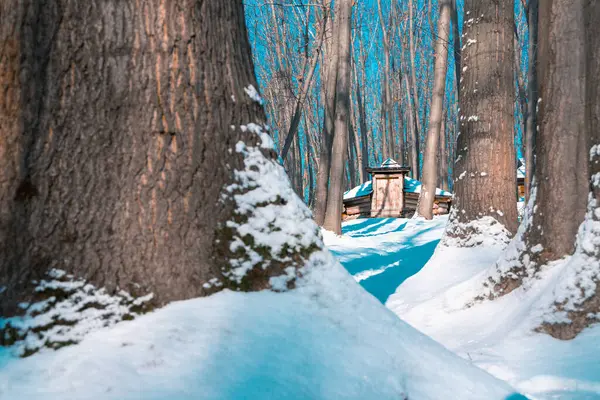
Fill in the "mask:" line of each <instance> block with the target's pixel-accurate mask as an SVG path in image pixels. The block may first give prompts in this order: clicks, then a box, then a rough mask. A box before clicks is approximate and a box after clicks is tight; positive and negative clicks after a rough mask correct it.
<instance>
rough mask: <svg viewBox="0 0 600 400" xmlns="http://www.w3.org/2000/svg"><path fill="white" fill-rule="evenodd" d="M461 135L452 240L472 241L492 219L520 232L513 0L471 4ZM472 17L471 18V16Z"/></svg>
mask: <svg viewBox="0 0 600 400" xmlns="http://www.w3.org/2000/svg"><path fill="white" fill-rule="evenodd" d="M465 13H466V15H470V16H472V18H469V19H467V18H465V23H464V28H463V32H464V37H463V43H464V46H463V48H464V50H463V52H462V66H463V67H462V74H461V80H462V83H461V85H462V86H461V97H460V117H459V118H460V136H459V137H458V142H457V160H456V162H455V165H454V194H455V198H454V203H453V207H454V211H453V213H452V215H451V220H450V225H449V227H448V229H447V230H446V236H448V237H455V238H458V239H460V240H459V242H460V243H469V240H468V239H469V238H470V237H472V235H475V234H476V230H474V229H473V223H474V222H475V221H478V220H482V218H484V217H491V218H493V219H494V220H496V221H498V222H499V223H500V224H501V225H503V226H504V227H505V228H506V229H507V230H508V232H511V233H514V232H515V231H516V228H517V207H516V202H517V198H516V173H515V168H516V160H515V148H514V141H513V125H514V115H513V114H514V74H513V71H514V70H513V68H514V62H513V57H514V54H513V51H514V48H513V21H514V13H513V2H512V1H511V0H499V1H498V0H466V1H465ZM467 13H468V14H467Z"/></svg>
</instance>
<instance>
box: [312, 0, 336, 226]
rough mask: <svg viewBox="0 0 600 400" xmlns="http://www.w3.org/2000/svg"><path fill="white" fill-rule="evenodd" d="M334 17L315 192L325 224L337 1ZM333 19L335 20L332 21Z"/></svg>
mask: <svg viewBox="0 0 600 400" xmlns="http://www.w3.org/2000/svg"><path fill="white" fill-rule="evenodd" d="M323 4H324V7H329V3H328V2H326V1H323ZM334 10H335V12H334V18H329V19H328V21H329V22H328V25H329V29H328V31H329V33H330V36H329V38H327V40H326V47H325V52H324V55H325V59H326V63H325V64H326V65H327V67H326V69H325V70H326V77H325V84H324V85H323V90H324V107H325V110H324V111H325V112H324V114H325V117H324V122H323V135H322V137H321V146H320V147H319V169H318V171H317V189H316V193H315V209H314V214H315V221H316V222H317V224H319V225H323V223H324V221H325V212H326V210H327V194H328V188H329V170H330V168H331V146H332V142H333V129H334V128H333V126H334V122H333V121H334V117H335V89H336V82H337V74H338V47H339V46H338V43H339V38H338V30H339V29H338V25H339V22H338V21H339V19H338V18H337V15H338V12H337V10H338V3H337V2H336V3H335V9H334ZM332 20H333V21H332Z"/></svg>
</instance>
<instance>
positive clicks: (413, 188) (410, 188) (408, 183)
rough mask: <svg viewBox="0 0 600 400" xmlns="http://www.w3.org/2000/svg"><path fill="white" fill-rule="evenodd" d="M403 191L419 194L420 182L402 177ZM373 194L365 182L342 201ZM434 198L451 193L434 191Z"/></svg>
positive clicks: (346, 193) (440, 190)
mask: <svg viewBox="0 0 600 400" xmlns="http://www.w3.org/2000/svg"><path fill="white" fill-rule="evenodd" d="M404 191H405V192H407V193H421V181H418V180H416V179H411V178H408V177H404ZM372 192H373V183H372V182H371V181H367V182H365V183H363V184H362V185H360V186H356V187H354V188H352V189H350V190H348V191H347V192H345V193H344V200H349V199H353V198H355V197H361V196H366V195H369V194H371V193H372ZM435 195H436V196H452V193H450V192H447V191H445V190H442V189H440V188H437V189H435Z"/></svg>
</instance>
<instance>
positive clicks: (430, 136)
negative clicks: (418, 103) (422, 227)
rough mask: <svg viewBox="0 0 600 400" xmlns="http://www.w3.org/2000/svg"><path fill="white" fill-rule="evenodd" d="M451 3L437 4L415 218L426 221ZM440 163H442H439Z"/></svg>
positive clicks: (432, 195)
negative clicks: (426, 121)
mask: <svg viewBox="0 0 600 400" xmlns="http://www.w3.org/2000/svg"><path fill="white" fill-rule="evenodd" d="M451 8H452V5H451V0H440V1H439V9H440V16H439V19H438V36H437V40H436V44H435V71H434V82H433V92H432V94H431V109H430V111H429V130H428V132H427V142H426V144H425V154H424V157H423V172H422V174H423V179H422V185H421V194H420V195H419V204H418V206H417V214H418V215H419V216H422V217H424V218H425V219H432V218H433V202H434V200H435V189H436V184H437V164H436V162H437V158H438V157H437V155H438V144H439V137H440V128H441V125H442V119H443V118H444V94H445V89H446V71H447V70H448V39H449V37H450V12H451ZM440 162H442V160H440Z"/></svg>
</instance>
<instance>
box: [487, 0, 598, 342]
mask: <svg viewBox="0 0 600 400" xmlns="http://www.w3.org/2000/svg"><path fill="white" fill-rule="evenodd" d="M539 21H540V24H539V36H538V38H539V42H538V43H539V46H538V72H539V77H540V80H539V93H540V98H541V103H540V109H539V123H540V125H539V132H538V135H539V139H540V140H539V143H538V144H537V146H536V148H535V151H536V153H535V155H536V166H535V171H534V180H533V182H532V191H531V198H530V200H529V204H528V208H527V210H526V214H525V217H524V223H523V225H522V227H521V230H520V235H519V237H517V238H516V239H515V242H513V249H512V251H511V252H510V254H507V256H506V258H504V259H501V260H500V262H499V263H498V265H497V268H498V272H500V275H499V277H497V278H496V280H495V281H494V283H495V285H494V287H493V289H494V291H493V292H492V293H491V294H492V297H493V296H501V295H504V294H507V293H510V292H511V291H512V290H514V289H516V288H517V287H519V286H521V285H523V282H524V281H525V280H526V279H531V278H532V277H535V276H536V275H537V274H538V272H539V271H540V270H541V267H542V266H544V265H548V267H555V268H556V267H557V266H559V267H560V268H562V272H561V273H560V274H561V275H560V279H557V280H556V282H555V285H556V288H555V291H554V294H555V298H554V299H553V303H552V304H549V305H548V309H547V310H546V313H547V315H548V314H550V315H549V316H550V318H544V320H543V321H544V322H542V324H541V325H540V326H539V327H538V330H539V331H543V332H546V333H548V334H550V335H552V336H554V337H556V338H559V339H572V338H574V337H576V336H577V335H578V334H579V333H580V332H582V331H583V330H584V329H585V328H586V327H587V326H589V325H591V324H595V323H598V322H600V317H599V314H598V313H599V312H600V245H599V243H600V240H598V238H599V237H600V180H599V179H598V176H599V175H598V174H599V172H600V161H599V160H600V146H599V143H600V82H599V81H598V74H600V56H599V55H598V49H599V48H600V3H598V2H596V1H590V0H555V1H551V2H550V1H548V2H540V7H539ZM557 154H560V157H557ZM586 211H587V212H586ZM514 250H516V251H514ZM511 254H512V255H511ZM571 254H573V256H572V257H570V258H569V257H567V258H564V257H565V256H569V255H571ZM563 258H564V260H563V261H560V262H557V263H554V264H549V263H550V262H551V261H554V260H558V259H561V260H562V259H563ZM555 314H558V318H557V315H555ZM549 321H551V322H549Z"/></svg>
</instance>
